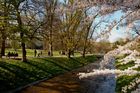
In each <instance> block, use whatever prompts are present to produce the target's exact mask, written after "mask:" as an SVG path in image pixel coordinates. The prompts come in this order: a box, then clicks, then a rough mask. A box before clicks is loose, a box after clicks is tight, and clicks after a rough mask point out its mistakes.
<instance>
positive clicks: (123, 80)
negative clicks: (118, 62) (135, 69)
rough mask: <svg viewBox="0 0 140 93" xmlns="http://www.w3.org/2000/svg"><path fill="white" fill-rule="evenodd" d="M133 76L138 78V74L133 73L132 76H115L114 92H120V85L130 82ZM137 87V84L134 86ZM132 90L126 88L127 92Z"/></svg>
mask: <svg viewBox="0 0 140 93" xmlns="http://www.w3.org/2000/svg"><path fill="white" fill-rule="evenodd" d="M135 78H140V75H133V76H127V75H124V76H121V77H119V78H117V83H116V93H122V92H121V90H122V87H124V86H126V85H129V84H130V82H132V81H133V80H134V79H135ZM136 87H137V86H136ZM131 91H132V90H128V91H127V93H131Z"/></svg>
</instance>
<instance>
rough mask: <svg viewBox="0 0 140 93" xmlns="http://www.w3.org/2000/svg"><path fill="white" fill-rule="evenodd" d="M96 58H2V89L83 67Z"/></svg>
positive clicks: (0, 78)
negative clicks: (23, 59)
mask: <svg viewBox="0 0 140 93" xmlns="http://www.w3.org/2000/svg"><path fill="white" fill-rule="evenodd" d="M95 60H96V57H95V56H87V57H86V58H82V57H72V58H70V59H68V58H67V57H47V58H28V62H22V61H20V60H13V59H0V91H8V90H11V89H15V88H18V87H20V86H24V85H26V84H29V83H31V82H34V81H37V80H41V79H44V78H48V79H49V78H52V77H54V76H56V75H59V74H62V73H65V72H68V71H71V70H73V69H76V68H79V67H82V66H84V65H87V64H89V63H92V62H94V61H95Z"/></svg>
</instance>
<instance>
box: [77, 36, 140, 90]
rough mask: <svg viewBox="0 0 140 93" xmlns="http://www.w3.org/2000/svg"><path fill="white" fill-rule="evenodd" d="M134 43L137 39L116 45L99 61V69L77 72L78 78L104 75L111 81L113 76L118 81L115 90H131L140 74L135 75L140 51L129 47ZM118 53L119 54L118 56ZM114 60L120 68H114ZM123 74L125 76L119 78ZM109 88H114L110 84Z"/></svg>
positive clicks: (139, 64)
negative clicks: (122, 44) (116, 46)
mask: <svg viewBox="0 0 140 93" xmlns="http://www.w3.org/2000/svg"><path fill="white" fill-rule="evenodd" d="M138 38H140V37H138ZM134 44H135V45H136V44H137V39H135V40H134V41H132V42H129V43H127V44H126V45H124V46H118V48H117V49H114V50H112V51H110V52H108V53H107V54H105V55H104V59H103V60H102V61H101V63H100V68H99V69H93V70H92V71H91V72H88V73H79V74H78V75H79V78H80V79H83V78H86V79H89V80H92V78H94V77H106V78H109V79H108V82H111V81H110V79H112V80H113V79H114V77H116V78H117V83H118V84H117V86H116V89H117V90H116V91H117V92H121V93H127V92H128V91H129V92H131V91H133V90H134V89H136V87H137V86H138V84H139V83H140V79H139V78H140V76H137V75H139V74H140V71H139V70H136V69H138V68H139V67H140V59H139V58H138V57H139V56H140V53H139V52H138V51H136V50H134V51H132V50H130V49H129V48H131V47H132V46H133V45H134ZM119 55H121V56H120V57H119ZM115 58H117V59H115ZM115 62H117V63H116V64H117V65H118V66H119V67H117V68H119V69H120V68H121V69H120V70H119V69H117V68H116V69H115ZM124 76H125V78H121V77H124ZM127 79H128V80H127ZM120 81H121V82H120ZM104 82H107V81H104ZM119 82H120V83H119ZM126 82H127V83H126ZM93 83H94V82H92V83H91V84H93ZM114 83H115V81H114ZM120 84H122V85H120ZM126 84H128V85H126ZM107 86H108V85H107ZM105 88H106V87H104V89H105ZM111 88H114V86H111ZM136 90H139V89H136Z"/></svg>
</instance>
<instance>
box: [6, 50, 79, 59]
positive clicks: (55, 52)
mask: <svg viewBox="0 0 140 93" xmlns="http://www.w3.org/2000/svg"><path fill="white" fill-rule="evenodd" d="M41 51H42V54H43V56H48V51H46V50H37V53H40V52H41ZM8 52H16V53H18V54H19V57H21V56H22V50H21V49H17V50H16V51H15V50H14V49H12V48H7V49H6V53H5V54H6V55H7V53H8ZM26 52H27V57H34V49H26ZM74 54H75V56H81V54H80V53H78V52H76V53H74ZM53 55H54V56H61V57H66V56H65V55H60V54H59V51H53Z"/></svg>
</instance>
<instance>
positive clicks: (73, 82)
mask: <svg viewBox="0 0 140 93" xmlns="http://www.w3.org/2000/svg"><path fill="white" fill-rule="evenodd" d="M99 63H100V60H98V61H96V62H94V63H91V64H89V65H87V66H84V67H82V68H79V69H77V70H73V71H71V72H68V73H65V74H63V75H60V76H57V77H54V78H52V79H50V80H46V81H43V82H40V83H38V84H36V85H33V86H30V87H27V88H25V89H23V90H21V91H19V92H20V93H86V91H87V89H86V88H87V85H86V84H85V83H84V81H82V80H80V79H79V77H78V75H77V74H78V73H79V72H87V70H88V71H90V70H92V69H98V68H99Z"/></svg>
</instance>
